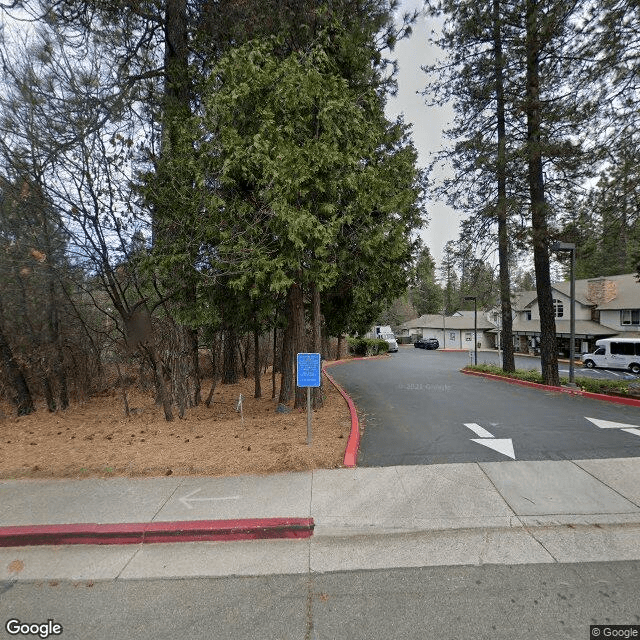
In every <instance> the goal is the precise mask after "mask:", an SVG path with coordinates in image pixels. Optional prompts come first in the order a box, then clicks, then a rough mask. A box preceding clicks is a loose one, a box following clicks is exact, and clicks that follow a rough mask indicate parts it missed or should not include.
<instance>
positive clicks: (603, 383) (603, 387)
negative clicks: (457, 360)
mask: <svg viewBox="0 0 640 640" xmlns="http://www.w3.org/2000/svg"><path fill="white" fill-rule="evenodd" d="M464 369H466V370H468V371H479V372H481V373H490V374H492V375H494V376H501V377H503V378H513V379H515V380H524V381H526V382H537V383H538V384H543V382H542V374H541V373H540V372H539V371H536V370H535V369H529V370H528V371H525V370H523V369H517V370H516V371H513V372H509V373H507V372H506V371H503V370H502V368H501V367H499V366H497V365H494V364H479V365H467V366H466V367H464ZM575 382H576V384H577V385H578V387H580V389H582V391H588V392H589V393H603V394H605V395H616V396H620V395H622V396H629V397H636V396H638V395H639V393H640V386H639V385H638V382H637V381H636V380H593V379H592V378H581V377H578V378H576V379H575ZM568 383H569V378H566V377H562V378H560V384H568Z"/></svg>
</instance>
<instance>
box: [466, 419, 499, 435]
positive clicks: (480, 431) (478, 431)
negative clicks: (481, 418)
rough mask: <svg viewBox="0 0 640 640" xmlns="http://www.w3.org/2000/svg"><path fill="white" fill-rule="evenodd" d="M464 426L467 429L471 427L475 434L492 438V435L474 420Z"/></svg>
mask: <svg viewBox="0 0 640 640" xmlns="http://www.w3.org/2000/svg"><path fill="white" fill-rule="evenodd" d="M464 426H465V427H467V428H468V429H471V431H473V433H475V434H476V435H477V436H480V437H481V438H493V435H491V434H490V433H489V432H488V431H487V430H486V429H483V428H482V427H481V426H480V425H479V424H476V423H475V422H469V423H468V424H465V425H464Z"/></svg>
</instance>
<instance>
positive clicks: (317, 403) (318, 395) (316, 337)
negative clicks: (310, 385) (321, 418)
mask: <svg viewBox="0 0 640 640" xmlns="http://www.w3.org/2000/svg"><path fill="white" fill-rule="evenodd" d="M311 336H312V343H313V346H312V347H311V351H312V352H313V353H319V354H320V360H321V361H322V322H321V316H320V290H319V289H318V287H317V286H316V284H315V283H313V284H312V285H311ZM321 407H322V375H320V386H319V387H315V388H314V389H313V408H314V409H320V408H321Z"/></svg>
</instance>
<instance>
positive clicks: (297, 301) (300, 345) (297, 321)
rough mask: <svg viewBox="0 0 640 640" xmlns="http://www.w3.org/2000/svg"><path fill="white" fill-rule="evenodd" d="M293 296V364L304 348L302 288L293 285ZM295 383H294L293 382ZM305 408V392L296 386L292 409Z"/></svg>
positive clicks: (302, 388)
mask: <svg viewBox="0 0 640 640" xmlns="http://www.w3.org/2000/svg"><path fill="white" fill-rule="evenodd" d="M292 288H293V296H292V303H291V311H292V317H293V328H292V342H293V349H294V351H293V359H294V363H295V358H296V354H298V353H304V352H305V351H306V348H305V326H304V298H303V295H302V287H301V286H300V285H298V284H293V285H292ZM294 382H295V381H294ZM306 406H307V391H306V389H305V388H304V387H298V386H297V385H296V393H295V402H294V405H293V407H294V409H302V408H304V407H306Z"/></svg>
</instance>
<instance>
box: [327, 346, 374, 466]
mask: <svg viewBox="0 0 640 640" xmlns="http://www.w3.org/2000/svg"><path fill="white" fill-rule="evenodd" d="M355 359H357V360H363V359H364V358H354V360H355ZM343 362H350V360H336V361H335V362H331V363H328V364H326V365H325V367H332V366H334V365H336V364H342V363H343ZM324 375H325V376H327V378H328V379H329V382H331V384H332V385H333V386H334V387H335V388H336V389H337V390H338V391H339V392H340V395H341V396H342V397H343V398H344V399H345V400H346V401H347V405H348V406H349V413H350V414H351V430H350V431H349V439H348V440H347V448H346V449H345V452H344V461H343V464H344V466H345V467H355V466H356V464H357V462H358V449H359V447H360V424H359V422H358V413H357V412H356V407H355V405H354V404H353V400H352V399H351V398H350V397H349V395H348V394H347V393H346V392H345V391H344V390H343V389H342V387H341V386H340V385H339V384H338V383H337V382H336V381H335V380H334V379H333V378H332V377H331V376H330V375H329V374H328V373H327V372H326V371H324Z"/></svg>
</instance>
